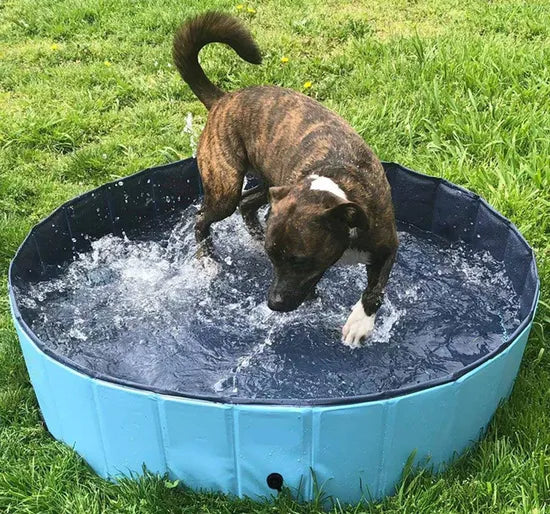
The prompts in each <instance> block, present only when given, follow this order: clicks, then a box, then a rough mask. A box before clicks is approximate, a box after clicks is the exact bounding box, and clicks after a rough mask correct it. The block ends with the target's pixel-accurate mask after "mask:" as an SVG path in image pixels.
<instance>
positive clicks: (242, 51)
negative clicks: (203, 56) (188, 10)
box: [172, 11, 262, 109]
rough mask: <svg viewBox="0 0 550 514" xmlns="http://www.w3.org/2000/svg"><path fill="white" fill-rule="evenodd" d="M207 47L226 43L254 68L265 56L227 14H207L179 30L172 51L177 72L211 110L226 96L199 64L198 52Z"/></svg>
mask: <svg viewBox="0 0 550 514" xmlns="http://www.w3.org/2000/svg"><path fill="white" fill-rule="evenodd" d="M208 43H225V44H226V45H229V46H230V47H231V48H233V50H235V52H237V53H238V54H239V55H240V56H241V57H242V58H243V59H244V60H245V61H248V62H250V63H252V64H260V63H261V62H262V56H261V55H260V49H259V48H258V45H257V44H256V42H255V41H254V39H253V37H252V34H250V32H249V31H248V29H247V28H246V27H245V26H244V25H243V24H242V23H241V22H240V21H239V20H237V19H236V18H234V17H232V16H229V15H227V14H223V13H220V12H215V11H211V12H207V13H204V14H201V15H199V16H197V17H195V18H191V19H190V20H187V21H186V22H185V23H184V24H183V25H182V26H181V27H180V28H179V29H178V30H177V32H176V35H175V36H174V46H173V48H172V55H173V57H174V63H175V65H176V68H177V69H178V71H179V72H180V75H181V78H182V79H183V80H184V81H185V82H187V84H189V87H190V88H191V90H192V91H193V93H195V94H196V95H197V97H198V99H199V100H200V101H201V102H202V103H203V104H204V105H205V106H206V108H207V109H210V107H212V105H213V104H214V102H215V101H216V100H217V99H218V98H220V97H222V96H223V95H224V92H223V91H222V90H221V89H220V88H218V87H217V86H215V85H214V84H212V82H210V80H208V77H207V76H206V75H205V74H204V71H203V70H202V68H201V66H200V64H199V59H198V55H199V51H200V50H201V48H202V47H203V46H205V45H207V44H208Z"/></svg>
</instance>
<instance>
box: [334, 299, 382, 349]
mask: <svg viewBox="0 0 550 514" xmlns="http://www.w3.org/2000/svg"><path fill="white" fill-rule="evenodd" d="M374 318H375V315H374V314H372V315H371V316H367V315H366V314H365V311H364V309H363V304H362V303H361V300H359V301H358V302H357V303H356V304H355V305H354V306H353V309H352V311H351V314H350V315H349V317H348V320H347V321H346V324H345V325H344V327H343V328H342V342H343V343H344V344H345V345H346V346H349V347H350V348H359V347H360V346H361V339H363V338H364V337H367V336H368V335H370V334H371V333H372V331H373V330H374Z"/></svg>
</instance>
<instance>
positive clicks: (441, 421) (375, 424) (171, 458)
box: [15, 317, 531, 503]
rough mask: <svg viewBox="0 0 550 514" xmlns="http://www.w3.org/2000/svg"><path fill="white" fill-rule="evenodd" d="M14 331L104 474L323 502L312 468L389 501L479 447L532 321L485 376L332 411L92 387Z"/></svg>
mask: <svg viewBox="0 0 550 514" xmlns="http://www.w3.org/2000/svg"><path fill="white" fill-rule="evenodd" d="M15 319H16V328H17V332H18V335H19V339H20V342H21V348H22V350H23V355H24V358H25V363H26V365H27V369H28V372H29V375H30V378H31V382H32V385H33V387H34V390H35V392H36V396H37V399H38V403H39V406H40V409H41V411H42V414H43V417H44V419H45V421H46V425H47V427H48V430H49V431H50V432H51V434H52V435H53V437H55V438H56V439H58V440H60V441H63V442H64V443H66V444H67V445H68V446H70V447H72V448H74V449H75V450H76V451H77V452H78V453H79V454H80V455H81V456H82V457H83V458H84V459H85V460H86V461H87V462H88V463H89V464H90V466H91V467H92V468H93V469H94V470H95V471H96V472H97V473H98V474H99V475H101V476H102V477H105V478H116V477H120V476H132V475H133V476H136V475H140V474H141V473H142V472H143V466H144V465H145V466H146V468H147V469H148V470H149V471H151V472H153V473H160V474H164V473H168V475H169V476H170V478H171V479H180V480H181V481H182V482H183V483H185V484H186V485H188V486H190V487H192V488H194V489H207V490H213V491H221V492H224V493H230V494H233V495H237V496H248V497H251V498H254V499H261V498H263V497H269V496H270V495H271V494H274V493H275V491H273V490H271V489H270V488H269V487H268V486H267V482H266V479H267V476H268V475H270V474H271V473H280V474H281V475H282V477H283V479H284V484H285V486H287V487H289V488H290V489H291V490H292V491H293V493H294V495H295V496H296V497H299V498H301V499H304V500H311V499H313V498H314V493H315V491H314V483H313V480H312V471H313V473H314V474H315V478H316V480H317V483H318V484H323V492H324V493H325V494H327V495H330V496H332V497H334V498H338V500H339V501H340V502H345V503H355V502H357V501H360V500H362V499H364V500H372V499H380V498H382V497H384V496H386V495H389V494H392V493H393V492H394V490H395V486H396V484H397V483H398V482H399V479H400V478H401V474H402V471H403V467H404V465H405V464H406V462H407V459H408V458H409V456H410V455H411V453H412V452H416V453H415V459H414V463H415V465H419V466H423V467H428V468H430V469H433V470H434V471H441V470H442V469H444V467H445V465H446V464H447V463H448V462H449V461H451V460H452V459H453V458H454V457H455V456H457V455H460V454H461V453H462V452H463V451H464V450H465V449H466V448H468V447H469V446H470V445H472V444H473V443H474V442H475V441H477V440H478V439H479V438H480V436H481V435H482V434H483V432H484V431H485V429H486V427H487V425H488V423H489V421H490V420H491V417H492V416H493V414H494V412H495V410H496V408H497V407H498V405H499V403H500V402H501V401H502V400H504V399H505V398H507V397H508V395H509V394H510V392H511V390H512V386H513V383H514V379H515V377H516V375H517V372H518V369H519V365H520V362H521V358H522V355H523V351H524V349H525V344H526V342H527V338H528V335H529V331H530V329H531V323H530V324H529V325H528V326H527V327H525V328H524V329H523V331H522V332H521V334H519V335H518V337H517V338H516V339H515V340H514V342H513V343H512V344H511V345H509V346H508V347H507V348H506V349H505V350H504V351H502V352H501V353H499V354H498V355H497V356H495V357H494V358H492V359H491V360H489V361H486V362H485V363H483V364H482V365H480V366H479V367H478V368H476V369H474V370H472V371H470V372H469V373H467V374H465V375H463V376H461V377H460V378H458V379H457V380H456V381H452V382H448V383H446V384H442V385H439V386H435V387H432V388H429V389H424V390H421V391H417V392H414V393H410V394H406V395H404V396H398V397H394V398H388V399H382V400H375V401H369V402H362V403H356V404H345V405H333V406H303V407H293V406H288V405H287V406H276V405H239V404H224V403H217V402H209V401H203V400H193V399H186V398H182V397H175V396H168V395H162V394H158V393H153V392H146V391H143V390H139V389H134V388H130V387H125V386H121V385H117V384H114V383H109V382H106V381H104V380H99V379H95V378H91V377H89V376H87V375H84V374H82V373H80V372H78V371H75V370H73V369H71V368H69V367H68V366H65V365H64V364H62V363H60V362H58V361H56V360H54V359H53V358H52V357H50V356H48V355H46V354H44V353H43V352H42V351H41V350H40V349H39V348H38V347H37V346H36V344H34V342H33V341H32V340H31V339H30V338H29V337H28V336H27V334H26V332H25V330H24V329H23V328H22V325H21V320H20V319H17V317H16V318H15Z"/></svg>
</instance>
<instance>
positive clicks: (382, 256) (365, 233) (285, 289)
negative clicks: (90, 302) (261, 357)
mask: <svg viewBox="0 0 550 514" xmlns="http://www.w3.org/2000/svg"><path fill="white" fill-rule="evenodd" d="M214 42H219V43H225V44H227V45H229V46H230V47H231V48H233V50H235V51H236V52H237V54H238V55H239V56H240V57H241V58H243V59H244V60H245V61H248V62H249V63H252V64H260V63H261V61H262V58H261V55H260V50H259V48H258V46H257V44H256V42H255V41H254V39H253V37H252V35H251V34H250V32H249V31H248V29H247V28H246V27H245V26H244V25H243V24H241V22H240V21H239V20H237V19H236V18H234V17H232V16H229V15H226V14H223V13H219V12H207V13H205V14H202V15H199V16H197V17H195V18H192V19H190V20H188V21H187V22H185V23H184V24H183V25H182V26H181V27H180V28H179V29H178V30H177V32H176V34H175V37H174V43H173V58H174V63H175V66H176V68H177V69H178V71H179V73H180V75H181V77H182V79H183V80H184V81H185V82H186V83H187V84H188V85H189V87H190V88H191V90H192V91H193V93H194V94H195V95H196V96H197V97H198V99H199V100H200V101H201V102H202V103H203V104H204V105H205V107H206V108H207V109H208V110H209V115H208V119H207V122H206V126H205V128H204V131H203V132H202V134H201V136H200V139H199V143H198V147H197V163H198V167H199V171H200V175H201V178H202V183H203V188H204V198H203V203H202V206H201V208H200V210H199V213H198V216H197V220H196V224H195V235H196V239H197V242H198V243H199V245H202V247H204V248H207V249H208V252H211V251H212V246H211V238H210V237H209V236H210V227H211V225H212V224H213V223H215V222H217V221H220V220H222V219H224V218H227V217H228V216H230V215H231V214H233V213H234V212H235V210H236V209H237V208H239V210H240V212H241V215H242V217H243V220H244V222H245V224H246V226H247V229H248V230H249V231H250V233H251V234H252V235H253V236H254V237H256V238H258V239H260V240H261V239H265V250H266V252H267V255H268V256H269V259H270V260H271V263H272V265H273V272H274V273H273V275H274V276H273V281H272V284H271V286H270V288H269V292H268V306H269V308H270V309H272V310H275V311H291V310H294V309H296V308H297V307H298V306H299V305H300V304H301V303H302V302H303V301H304V300H305V299H306V298H307V297H308V295H310V294H311V293H312V292H313V291H314V290H315V286H316V284H317V283H318V282H319V280H320V279H321V277H322V276H323V274H324V273H325V271H326V270H327V269H328V268H329V267H330V266H332V265H333V264H335V263H336V262H337V261H339V260H341V258H342V256H343V255H344V254H346V253H349V252H350V251H351V252H353V253H355V254H359V255H360V256H361V257H362V258H363V261H364V262H365V264H366V270H367V277H368V286H367V288H366V289H365V291H364V292H363V294H362V296H361V298H360V299H359V301H358V302H357V303H356V304H355V306H354V307H353V308H352V311H351V314H350V315H349V317H348V319H347V321H346V323H345V325H344V327H343V329H342V333H343V335H342V337H343V342H344V344H346V345H348V346H350V347H357V346H359V345H360V343H361V340H362V339H363V338H365V337H367V336H368V335H369V334H370V333H371V332H372V330H373V328H374V320H375V315H376V311H377V310H378V308H379V307H380V305H381V303H382V299H383V295H384V289H385V286H386V283H387V281H388V278H389V275H390V271H391V269H392V266H393V263H394V260H395V256H396V252H397V247H398V239H397V232H396V226H395V217H394V212H393V205H392V201H391V191H390V187H389V184H388V181H387V179H386V176H385V173H384V169H383V167H382V164H381V162H380V160H379V159H378V158H377V157H376V155H375V154H374V152H373V151H372V150H371V149H370V148H369V147H368V146H367V145H366V144H365V142H364V141H363V139H362V138H361V137H360V136H359V135H358V134H357V133H356V132H355V131H354V130H353V129H352V128H351V126H350V125H349V124H348V123H347V122H346V121H345V120H344V119H343V118H341V117H340V116H338V115H337V114H335V113H334V112H332V111H330V110H329V109H327V108H326V107H324V106H323V105H321V104H320V103H319V102H317V101H315V100H313V99H312V98H310V97H308V96H306V95H304V94H301V93H298V92H296V91H293V90H290V89H286V88H282V87H274V86H254V87H247V88H244V89H241V90H238V91H234V92H229V93H226V92H224V91H222V90H221V89H219V88H218V87H217V86H215V85H214V84H213V83H212V82H211V81H210V80H209V79H208V78H207V76H206V75H205V73H204V71H203V69H202V68H201V66H200V64H199V61H198V54H199V51H200V50H201V48H203V47H204V46H205V45H207V44H209V43H214ZM247 173H252V174H253V175H255V176H256V177H258V179H259V180H260V185H258V186H256V187H255V188H253V189H250V190H247V191H244V192H243V182H244V179H245V176H246V175H247ZM268 202H269V204H270V210H269V216H268V219H267V222H266V229H265V234H264V233H263V232H264V231H263V229H262V225H261V224H260V222H259V220H258V215H257V210H258V209H259V208H260V207H261V206H263V205H265V204H267V203H268Z"/></svg>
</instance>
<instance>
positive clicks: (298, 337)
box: [19, 206, 519, 399]
mask: <svg viewBox="0 0 550 514" xmlns="http://www.w3.org/2000/svg"><path fill="white" fill-rule="evenodd" d="M195 212H196V207H195V206H191V207H189V208H188V209H186V211H185V212H184V213H183V214H180V215H179V216H178V218H173V219H172V220H166V222H165V223H164V225H163V227H160V228H159V226H158V224H157V226H155V227H153V228H151V227H149V228H148V229H143V230H142V231H141V233H139V234H128V236H124V237H116V236H113V235H109V236H105V237H103V238H102V239H100V240H98V241H95V242H94V243H93V248H92V251H90V252H87V253H83V254H80V255H79V256H78V258H77V259H76V260H74V261H73V262H71V263H69V264H68V265H66V266H64V267H63V268H62V269H61V270H60V271H59V273H58V274H57V276H56V278H54V279H51V280H48V281H43V282H39V283H36V284H34V285H31V286H29V287H28V289H27V290H25V291H20V294H19V298H20V299H19V304H20V308H21V310H22V313H23V316H24V319H25V320H27V322H28V323H29V324H30V326H31V328H32V330H33V331H34V332H35V333H36V334H37V335H38V336H39V337H40V338H41V339H42V340H43V341H44V342H45V343H46V344H47V345H49V346H50V347H51V348H52V349H54V350H55V352H57V353H58V354H62V355H64V356H66V357H68V358H69V359H71V360H72V361H74V362H75V363H78V364H79V365H81V366H84V367H86V368H88V369H91V370H94V371H98V372H101V373H103V374H106V375H109V376H114V377H118V378H120V379H125V380H129V381H132V382H135V383H139V384H143V385H144V386H152V387H156V388H160V389H164V390H170V391H174V392H182V393H184V392H187V393H190V394H193V393H194V394H201V395H217V394H220V395H223V396H226V397H229V396H234V397H241V398H243V397H246V398H269V399H282V398H285V399H312V398H328V397H345V396H355V395H362V394H368V393H377V392H381V391H387V390H395V389H398V388H402V387H407V386H413V385H417V384H419V383H422V382H425V381H428V380H432V379H437V378H442V377H445V376H447V375H449V374H450V373H453V372H455V371H457V370H459V369H461V368H463V367H464V366H466V365H468V364H470V363H472V362H474V361H476V360H477V359H479V358H480V357H482V356H484V355H486V354H487V353H489V352H490V351H492V350H494V349H495V348H496V347H498V346H499V345H500V344H501V343H502V342H503V340H504V339H505V338H506V337H507V334H509V333H510V332H511V331H513V330H514V329H515V328H516V327H517V326H518V325H519V320H518V319H517V317H518V308H517V305H518V300H517V298H516V295H515V293H514V291H513V289H512V286H511V282H510V280H509V279H508V277H507V276H506V274H505V272H504V267H503V265H502V263H500V262H497V261H495V260H494V259H493V258H492V257H491V256H490V255H489V254H488V253H475V252H473V251H472V250H471V249H469V248H468V247H466V246H464V245H459V244H449V243H447V242H445V241H443V240H441V239H439V238H436V237H434V236H433V235H430V234H427V233H424V232H421V231H419V230H417V229H413V228H412V227H400V229H401V230H400V232H399V237H400V249H399V254H398V258H397V262H396V264H395V266H394V269H393V271H392V274H391V277H390V282H389V284H388V287H387V291H386V297H385V300H384V303H383V305H382V307H381V309H380V311H379V313H378V317H377V321H376V327H375V331H374V333H373V335H372V336H371V337H370V338H369V339H368V340H367V342H366V343H365V345H364V346H363V347H362V348H359V349H356V350H351V349H350V348H348V347H346V346H344V345H343V344H341V342H340V331H341V327H342V325H343V323H344V322H345V320H346V318H347V316H348V314H349V311H350V308H351V307H352V306H353V304H354V303H355V302H356V301H357V300H358V298H359V296H360V294H361V292H362V290H363V288H364V286H365V285H366V282H367V278H366V272H365V269H364V266H363V265H359V264H358V265H353V266H345V267H344V266H340V267H333V268H332V269H330V270H329V271H328V272H327V273H326V275H325V277H324V278H323V279H322V281H321V282H320V284H319V285H318V287H317V297H316V298H315V299H313V300H310V301H307V302H306V303H304V304H303V305H302V306H301V307H300V308H299V309H297V310H295V311H293V312H290V313H277V312H273V311H271V310H269V309H268V307H267V305H266V292H267V289H268V286H269V282H270V279H271V265H270V263H269V261H268V259H267V257H266V255H265V253H264V252H263V250H262V248H261V246H259V245H258V244H257V243H255V242H253V241H252V240H251V238H250V237H249V235H248V233H247V232H246V230H245V228H244V225H243V223H242V221H241V219H240V217H238V216H237V215H234V216H232V217H231V218H229V219H227V220H225V221H223V222H221V223H218V224H217V225H216V226H215V228H214V230H213V233H214V242H215V246H216V248H217V252H218V254H219V255H220V257H221V259H220V262H219V263H215V262H211V261H205V262H199V261H198V260H197V259H196V258H195V257H194V254H195V251H196V247H195V243H194V239H193V225H194V214H195Z"/></svg>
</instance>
